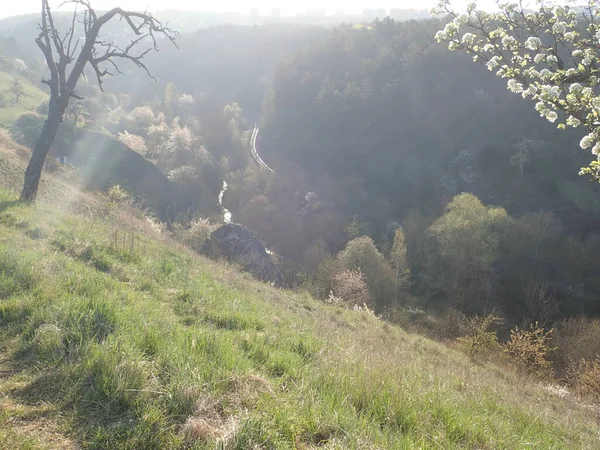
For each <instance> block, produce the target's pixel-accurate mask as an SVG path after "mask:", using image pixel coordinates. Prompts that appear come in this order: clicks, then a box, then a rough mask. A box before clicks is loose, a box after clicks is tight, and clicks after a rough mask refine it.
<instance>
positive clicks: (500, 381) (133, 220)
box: [0, 138, 600, 449]
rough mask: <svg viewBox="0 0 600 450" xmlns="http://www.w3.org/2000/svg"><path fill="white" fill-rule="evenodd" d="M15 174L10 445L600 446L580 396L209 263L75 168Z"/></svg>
mask: <svg viewBox="0 0 600 450" xmlns="http://www.w3.org/2000/svg"><path fill="white" fill-rule="evenodd" d="M0 146H1V147H2V152H0V160H2V161H3V162H2V164H3V167H6V164H7V163H6V162H5V160H6V159H9V160H11V161H13V160H18V161H20V160H22V159H23V158H22V157H23V155H24V154H26V151H25V150H24V149H22V148H20V147H18V146H15V145H12V144H10V142H9V141H7V140H6V139H5V138H4V140H3V144H1V145H0ZM18 154H20V155H21V159H19V158H17V155H18ZM14 164H17V165H18V164H20V163H18V162H17V163H14ZM14 168H15V171H16V170H17V168H18V166H14ZM7 173H9V172H8V171H5V170H4V169H3V170H2V171H0V181H1V183H0V184H1V185H2V186H4V187H3V189H2V190H1V191H0V299H1V300H0V325H1V326H0V353H1V355H0V393H1V395H0V402H1V409H0V411H2V412H1V413H0V448H8V449H14V448H27V449H30V448H50V449H52V448H56V449H69V448H73V449H74V448H96V449H97V448H103V449H141V448H144V449H167V448H215V443H216V442H220V443H221V447H218V448H230V449H234V448H235V449H249V448H298V449H309V448H331V449H333V448H337V449H348V448H363V449H367V448H368V449H374V448H380V449H395V448H402V449H409V448H419V449H423V448H432V449H433V448H444V449H451V448H457V449H458V448H461V449H462V448H480V449H492V448H494V449H497V448H506V449H509V448H510V449H514V448H539V449H548V448H569V449H572V448H578V449H586V448H589V449H592V448H597V442H598V439H599V437H600V427H598V422H597V411H596V410H594V409H590V407H586V406H585V405H581V404H579V403H577V402H576V401H575V399H574V398H571V397H570V396H566V397H560V396H558V395H556V394H555V393H553V392H552V391H551V390H549V389H545V388H543V387H541V386H540V385H538V384H537V383H536V382H534V381H533V380H530V379H527V378H526V377H523V376H522V375H519V374H517V373H514V372H512V371H510V370H507V369H506V368H505V367H503V368H500V367H496V366H494V365H492V364H489V363H481V362H474V361H472V360H471V359H470V358H468V357H467V356H466V355H464V354H462V353H459V352H457V351H455V350H452V349H450V348H448V347H445V346H443V345H441V344H438V343H435V342H433V341H430V340H428V339H426V338H424V337H421V336H418V335H414V334H409V333H407V332H405V331H403V330H401V329H399V328H396V327H394V326H391V325H388V324H386V323H384V322H383V321H381V320H379V319H377V318H375V317H373V316H372V315H371V314H370V313H368V312H364V311H349V310H346V309H343V308H340V307H333V306H327V305H325V304H323V303H320V302H318V301H316V300H313V299H312V298H310V297H309V296H307V295H302V294H296V293H292V292H288V291H282V290H277V289H274V288H271V287H270V286H267V285H264V284H261V283H258V282H255V281H253V280H251V279H250V278H249V277H248V276H246V275H242V274H240V273H238V272H236V271H235V270H234V268H232V267H226V266H224V265H221V264H218V263H214V262H209V261H207V260H205V259H203V258H202V257H199V256H197V255H195V254H193V253H192V252H190V251H189V250H187V249H186V248H184V247H183V246H181V245H179V244H176V243H174V242H172V241H170V240H169V238H168V237H166V236H164V235H162V234H161V232H160V230H159V229H158V228H157V227H156V226H151V225H149V224H148V223H147V222H145V221H144V220H142V219H141V218H140V216H139V214H135V213H134V212H132V211H129V210H127V209H123V210H120V209H116V208H115V207H114V206H111V205H110V204H108V203H106V202H105V201H104V200H103V199H102V198H100V197H97V196H93V195H90V194H80V193H78V191H77V190H76V189H75V188H74V187H68V186H67V184H66V183H65V181H64V179H63V178H62V176H63V172H61V171H55V172H54V174H50V175H47V176H46V177H45V184H44V186H45V188H44V192H46V194H44V195H42V201H41V202H40V204H39V205H38V206H34V207H27V206H23V205H19V204H18V203H17V202H15V199H16V196H15V194H13V193H11V192H10V191H9V190H7V188H10V187H11V186H14V187H15V188H16V187H18V185H17V186H15V183H18V181H19V180H18V177H17V176H13V178H11V179H7V177H6V174H7ZM64 174H65V175H68V173H64ZM14 190H16V189H13V191H14ZM67 190H68V191H69V192H70V194H69V195H64V193H65V192H67ZM61 193H63V195H61ZM82 206H83V207H82Z"/></svg>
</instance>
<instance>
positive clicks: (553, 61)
mask: <svg viewBox="0 0 600 450" xmlns="http://www.w3.org/2000/svg"><path fill="white" fill-rule="evenodd" d="M546 62H547V63H548V64H556V63H558V58H557V57H556V56H554V55H548V56H547V57H546Z"/></svg>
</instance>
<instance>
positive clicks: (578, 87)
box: [569, 83, 583, 94]
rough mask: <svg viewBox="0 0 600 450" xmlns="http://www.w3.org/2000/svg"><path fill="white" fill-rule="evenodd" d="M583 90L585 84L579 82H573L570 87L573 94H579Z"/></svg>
mask: <svg viewBox="0 0 600 450" xmlns="http://www.w3.org/2000/svg"><path fill="white" fill-rule="evenodd" d="M582 90H583V86H582V85H581V84H579V83H573V84H572V85H571V86H570V87H569V92H570V93H571V94H579V93H581V91H582Z"/></svg>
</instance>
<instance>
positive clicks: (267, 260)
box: [202, 223, 283, 287]
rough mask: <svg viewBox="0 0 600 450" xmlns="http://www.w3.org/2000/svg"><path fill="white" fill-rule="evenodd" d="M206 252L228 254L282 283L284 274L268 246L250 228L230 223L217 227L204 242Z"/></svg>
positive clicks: (268, 279) (230, 258) (245, 266)
mask: <svg viewBox="0 0 600 450" xmlns="http://www.w3.org/2000/svg"><path fill="white" fill-rule="evenodd" d="M202 253H204V254H206V255H208V256H210V257H213V258H218V257H225V258H226V259H227V260H228V261H230V262H235V263H238V264H241V265H242V267H243V269H244V270H245V271H247V272H250V273H251V274H252V275H254V276H255V277H256V278H258V279H259V280H262V281H266V282H268V283H272V284H273V285H275V286H278V287H281V286H282V284H283V277H282V275H281V271H280V270H279V268H278V267H277V265H276V264H275V263H274V262H273V261H272V259H271V257H270V255H269V254H268V253H267V250H266V249H265V246H264V245H263V244H262V242H260V240H259V239H258V238H257V237H256V236H255V235H254V233H252V231H250V230H249V229H248V228H246V227H244V226H242V225H238V224H234V223H228V224H225V225H223V226H222V227H220V228H218V229H217V230H215V231H213V233H212V234H211V235H210V238H209V239H207V240H206V242H204V245H203V246H202Z"/></svg>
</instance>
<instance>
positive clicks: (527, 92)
mask: <svg viewBox="0 0 600 450" xmlns="http://www.w3.org/2000/svg"><path fill="white" fill-rule="evenodd" d="M535 94H537V88H536V87H535V86H534V85H532V84H531V85H529V87H528V88H527V89H525V90H524V91H523V92H522V93H521V95H522V96H523V98H526V97H528V96H530V95H535Z"/></svg>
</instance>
